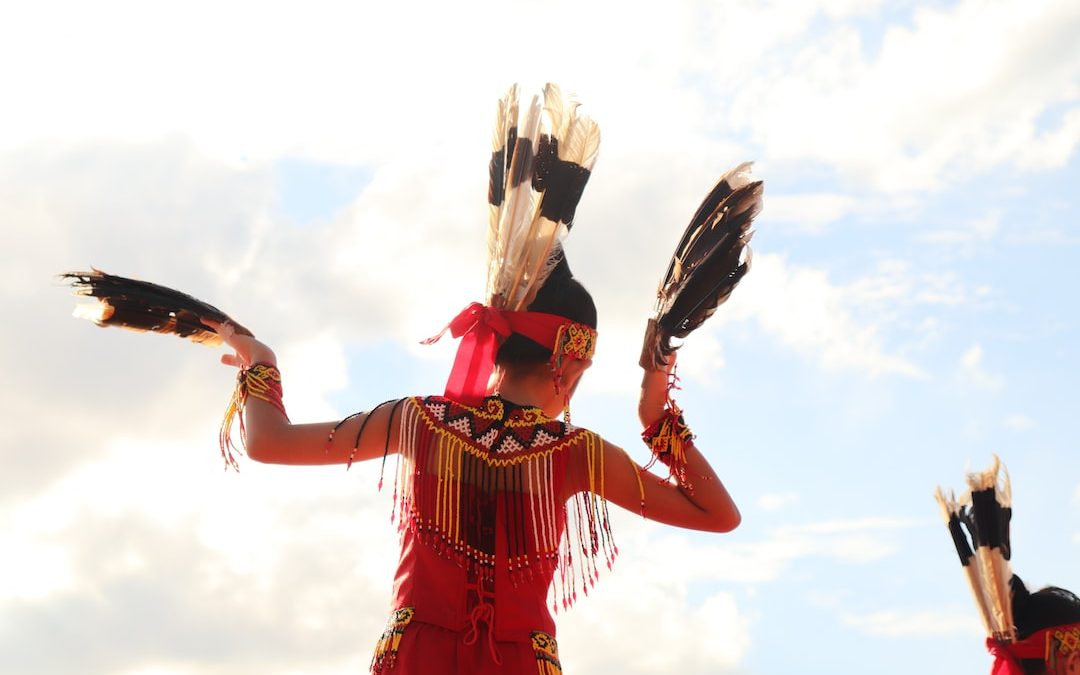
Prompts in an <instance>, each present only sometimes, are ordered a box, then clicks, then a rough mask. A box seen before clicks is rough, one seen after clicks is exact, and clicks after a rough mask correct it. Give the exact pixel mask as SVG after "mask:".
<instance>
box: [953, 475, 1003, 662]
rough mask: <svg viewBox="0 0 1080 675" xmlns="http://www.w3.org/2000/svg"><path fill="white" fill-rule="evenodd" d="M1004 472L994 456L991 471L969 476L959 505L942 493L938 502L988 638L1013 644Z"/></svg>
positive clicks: (954, 499) (958, 502)
mask: <svg viewBox="0 0 1080 675" xmlns="http://www.w3.org/2000/svg"><path fill="white" fill-rule="evenodd" d="M1002 470H1003V467H1002V465H1001V460H999V459H998V458H997V456H995V457H994V462H993V464H991V466H990V468H989V469H987V470H986V471H982V472H977V473H972V474H969V475H968V480H967V483H968V491H967V492H966V493H965V494H964V495H963V496H962V497H961V498H960V499H959V500H957V499H956V498H954V497H952V496H950V497H948V498H946V497H945V496H944V494H943V493H942V490H941V488H938V489H937V491H936V493H935V497H936V499H937V501H938V504H939V506H940V507H941V511H942V515H943V516H944V518H945V523H946V525H947V526H948V528H949V533H950V535H951V536H952V540H953V544H954V545H955V547H956V551H957V553H958V554H959V556H960V564H961V565H963V568H964V576H965V578H966V579H967V581H968V585H969V586H970V587H971V591H972V594H973V595H974V597H975V603H976V605H977V606H978V608H979V616H980V618H981V619H982V622H983V626H984V627H985V628H986V632H987V635H989V636H990V637H992V638H994V639H995V640H998V641H1000V642H1011V641H1012V640H1014V639H1015V637H1016V629H1015V627H1014V625H1013V613H1012V593H1011V588H1010V584H1009V580H1010V579H1011V577H1012V569H1011V566H1010V562H1009V561H1010V559H1011V557H1012V550H1011V543H1010V537H1009V521H1010V520H1011V518H1012V494H1011V486H1010V484H1009V477H1008V473H1007V472H1005V476H1004V480H1003V481H1000V480H999V476H1000V473H1001V471H1002Z"/></svg>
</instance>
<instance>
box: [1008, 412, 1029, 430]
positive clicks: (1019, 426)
mask: <svg viewBox="0 0 1080 675" xmlns="http://www.w3.org/2000/svg"><path fill="white" fill-rule="evenodd" d="M1002 424H1004V425H1005V428H1007V429H1012V430H1013V431H1027V430H1028V429H1031V428H1032V427H1034V426H1035V422H1034V421H1033V420H1032V419H1031V418H1030V417H1028V416H1027V415H1023V414H1020V413H1017V414H1013V415H1009V416H1008V417H1006V418H1005V420H1004V421H1003V422H1002Z"/></svg>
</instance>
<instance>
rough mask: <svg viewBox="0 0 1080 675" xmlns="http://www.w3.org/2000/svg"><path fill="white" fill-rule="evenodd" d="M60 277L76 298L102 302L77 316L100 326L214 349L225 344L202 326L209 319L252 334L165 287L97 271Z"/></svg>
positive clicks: (79, 309) (82, 309)
mask: <svg viewBox="0 0 1080 675" xmlns="http://www.w3.org/2000/svg"><path fill="white" fill-rule="evenodd" d="M60 278H61V279H63V280H65V281H67V282H68V283H70V284H71V287H72V288H73V289H74V291H75V294H76V295H83V296H89V297H94V298H97V299H98V303H97V304H93V305H79V306H77V307H76V308H75V312H74V314H75V316H77V317H80V318H84V319H89V320H91V321H93V322H94V323H96V324H97V325H99V326H119V327H121V328H127V329H130V330H136V331H149V332H154V333H168V334H172V335H177V336H179V337H182V338H187V339H189V340H191V341H193V342H198V343H201V344H206V345H211V346H212V345H218V344H221V336H220V335H218V334H217V332H215V331H214V329H212V328H210V327H209V326H207V325H205V324H203V323H202V319H209V320H210V321H215V322H218V323H226V322H228V323H230V324H232V326H233V328H234V329H235V330H236V332H237V333H241V334H243V335H251V331H249V330H248V329H247V328H244V327H243V326H241V325H240V324H238V323H236V322H235V321H233V320H232V319H231V318H230V317H229V316H228V315H227V314H225V313H224V312H222V311H221V310H220V309H218V308H217V307H214V306H212V305H208V304H207V303H205V302H203V301H201V300H198V299H196V298H193V297H191V296H190V295H187V294H186V293H181V292H180V291H177V290H173V289H171V288H167V287H165V286H159V285H158V284H153V283H150V282H148V281H139V280H137V279H129V278H127V277H120V276H116V275H113V274H107V273H105V272H102V271H100V270H96V269H92V271H90V272H68V273H66V274H62V275H60Z"/></svg>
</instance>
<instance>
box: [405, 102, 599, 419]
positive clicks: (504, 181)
mask: <svg viewBox="0 0 1080 675" xmlns="http://www.w3.org/2000/svg"><path fill="white" fill-rule="evenodd" d="M579 108H580V103H578V102H577V101H575V100H573V99H572V98H570V99H568V98H566V97H564V96H563V93H562V91H561V90H560V89H559V87H558V86H557V85H554V84H551V83H548V84H547V85H545V87H544V91H543V93H542V94H541V95H536V96H533V97H532V99H531V101H530V102H529V103H528V104H527V105H523V104H522V102H521V100H520V99H519V90H518V86H517V85H516V84H515V85H513V86H512V87H510V89H509V91H507V93H506V95H505V96H503V97H502V98H501V99H500V100H499V104H498V111H497V114H496V117H495V133H494V137H493V149H492V153H491V162H490V165H489V183H488V204H489V207H490V221H489V226H488V241H487V250H488V264H487V289H486V293H485V301H484V303H483V304H481V303H473V304H471V305H469V306H468V307H466V308H465V309H464V310H463V311H462V312H461V313H459V314H458V315H457V317H455V318H454V319H453V320H452V321H451V322H450V324H449V325H447V327H446V328H445V329H444V330H443V333H445V332H446V331H447V330H449V331H450V333H451V335H453V336H454V337H461V338H462V341H461V345H460V346H459V348H458V353H457V357H456V358H455V360H454V367H453V370H452V371H451V373H450V379H449V381H448V382H447V386H446V395H447V397H449V398H452V399H455V400H458V401H462V402H466V403H475V402H477V401H479V400H480V399H481V398H482V397H483V395H484V393H485V392H486V389H487V384H488V378H489V376H490V375H491V371H492V369H493V367H494V363H495V353H496V351H497V350H498V346H499V344H500V342H501V340H502V339H504V338H505V337H507V336H508V335H510V334H511V333H519V334H521V335H524V336H525V337H528V338H529V339H531V340H534V341H535V342H537V343H539V344H541V345H543V346H545V347H547V348H553V351H554V352H558V351H559V350H558V349H557V347H558V344H565V345H568V346H570V347H568V349H569V351H567V353H568V354H573V355H575V356H579V357H591V355H592V348H593V346H594V344H595V338H596V335H595V331H592V329H591V328H589V327H587V326H586V327H582V326H580V325H578V324H575V325H574V326H572V327H567V326H566V324H567V323H568V322H567V320H566V319H565V318H563V317H559V316H556V315H553V314H542V313H537V312H527V311H525V309H526V308H527V307H528V306H529V304H530V303H531V302H532V301H533V299H534V298H535V297H536V293H537V291H538V290H539V289H540V288H541V287H542V286H543V285H544V282H545V281H547V279H548V278H549V276H550V275H551V272H552V270H554V269H555V268H556V266H558V264H559V262H560V261H562V260H563V259H564V257H565V254H564V252H563V248H562V242H563V239H565V237H566V235H567V234H568V233H569V231H570V228H571V227H572V226H573V223H574V213H575V211H576V210H577V205H578V202H579V201H580V199H581V195H582V193H583V192H584V190H585V184H586V183H587V182H588V180H589V176H590V174H591V172H592V167H593V164H594V163H595V162H596V156H597V153H598V151H599V148H600V128H599V127H598V126H597V124H596V122H594V121H593V120H592V119H590V118H589V117H587V116H585V115H583V114H581V111H580V110H579ZM441 335H442V333H440V334H439V335H437V336H435V337H432V338H429V339H428V340H425V343H431V342H434V341H435V340H437V339H438V338H439V337H441ZM556 343H558V344H556ZM571 345H572V346H571Z"/></svg>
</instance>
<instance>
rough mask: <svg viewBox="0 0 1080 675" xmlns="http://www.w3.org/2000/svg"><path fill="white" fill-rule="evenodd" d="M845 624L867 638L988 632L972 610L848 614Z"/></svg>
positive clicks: (976, 634) (980, 633)
mask: <svg viewBox="0 0 1080 675" xmlns="http://www.w3.org/2000/svg"><path fill="white" fill-rule="evenodd" d="M843 621H844V625H846V626H849V627H851V628H853V629H855V630H856V631H858V632H860V633H863V634H865V635H871V636H876V637H889V638H920V637H935V636H940V635H943V634H958V635H970V636H971V637H972V638H973V639H974V638H977V637H978V636H980V635H983V634H984V633H985V631H984V630H983V628H982V626H981V625H980V624H979V620H978V618H977V617H976V616H975V613H974V612H972V611H970V610H967V611H965V610H961V609H950V610H936V609H935V610H924V611H912V610H883V611H878V612H871V613H869V614H846V615H845V616H844V617H843Z"/></svg>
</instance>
